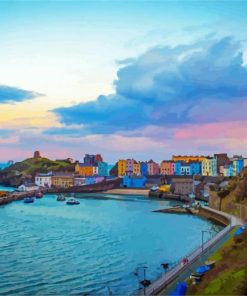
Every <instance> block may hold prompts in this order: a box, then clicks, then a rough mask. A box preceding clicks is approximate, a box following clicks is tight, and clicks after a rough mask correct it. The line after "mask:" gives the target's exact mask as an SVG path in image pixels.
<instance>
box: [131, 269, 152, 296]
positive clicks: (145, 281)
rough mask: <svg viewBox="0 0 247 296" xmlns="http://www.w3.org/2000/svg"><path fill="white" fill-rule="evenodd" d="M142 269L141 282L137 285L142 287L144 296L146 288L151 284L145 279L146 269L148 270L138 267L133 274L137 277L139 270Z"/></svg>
mask: <svg viewBox="0 0 247 296" xmlns="http://www.w3.org/2000/svg"><path fill="white" fill-rule="evenodd" d="M142 268H143V280H142V281H140V282H139V283H140V284H141V285H142V286H143V288H144V290H143V292H144V295H146V287H148V286H149V285H150V284H151V281H150V280H148V279H146V269H147V268H148V267H147V266H145V265H144V266H139V267H137V268H136V271H135V272H134V274H135V275H136V276H139V270H140V269H142Z"/></svg>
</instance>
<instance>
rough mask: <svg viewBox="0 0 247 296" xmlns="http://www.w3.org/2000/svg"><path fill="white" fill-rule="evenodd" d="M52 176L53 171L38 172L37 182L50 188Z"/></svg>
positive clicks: (38, 184)
mask: <svg viewBox="0 0 247 296" xmlns="http://www.w3.org/2000/svg"><path fill="white" fill-rule="evenodd" d="M51 177H52V173H48V174H37V175H36V176H35V184H36V185H37V186H41V187H46V188H50V187H51Z"/></svg>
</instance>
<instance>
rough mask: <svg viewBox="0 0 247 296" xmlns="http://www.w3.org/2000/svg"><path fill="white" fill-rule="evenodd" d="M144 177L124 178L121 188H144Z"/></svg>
mask: <svg viewBox="0 0 247 296" xmlns="http://www.w3.org/2000/svg"><path fill="white" fill-rule="evenodd" d="M145 185H146V177H144V176H124V177H123V183H122V186H123V187H126V188H144V187H145Z"/></svg>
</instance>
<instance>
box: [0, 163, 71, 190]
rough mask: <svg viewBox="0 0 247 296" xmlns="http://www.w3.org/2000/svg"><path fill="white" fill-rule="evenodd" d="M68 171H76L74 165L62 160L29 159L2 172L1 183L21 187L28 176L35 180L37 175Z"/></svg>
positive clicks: (0, 175)
mask: <svg viewBox="0 0 247 296" xmlns="http://www.w3.org/2000/svg"><path fill="white" fill-rule="evenodd" d="M66 170H69V171H74V167H73V165H71V164H69V163H68V162H66V161H62V160H58V161H54V160H50V159H48V158H39V159H35V158H28V159H25V160H23V161H21V162H17V163H15V164H13V165H12V166H10V167H8V168H6V169H4V170H2V171H1V172H0V183H4V184H7V185H10V186H19V185H20V184H21V183H22V180H23V179H24V178H25V177H26V176H31V178H32V179H34V176H35V174H36V173H48V172H50V171H53V172H56V171H66Z"/></svg>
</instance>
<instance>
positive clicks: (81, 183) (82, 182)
mask: <svg viewBox="0 0 247 296" xmlns="http://www.w3.org/2000/svg"><path fill="white" fill-rule="evenodd" d="M74 185H75V186H84V185H86V178H85V177H75V178H74Z"/></svg>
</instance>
